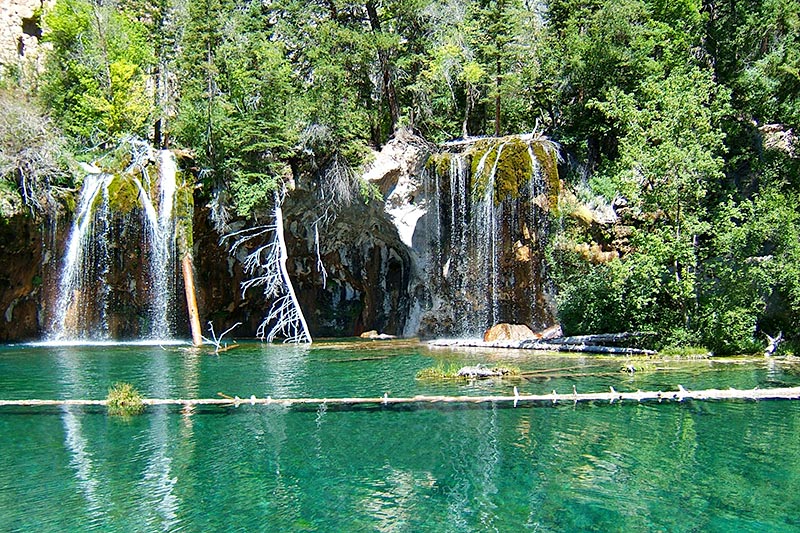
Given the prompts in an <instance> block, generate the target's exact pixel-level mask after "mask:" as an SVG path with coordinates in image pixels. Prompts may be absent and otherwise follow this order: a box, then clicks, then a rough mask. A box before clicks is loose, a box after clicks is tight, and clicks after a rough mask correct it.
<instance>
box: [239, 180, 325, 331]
mask: <svg viewBox="0 0 800 533" xmlns="http://www.w3.org/2000/svg"><path fill="white" fill-rule="evenodd" d="M285 192H286V191H285V189H281V190H280V191H278V192H277V193H276V194H275V198H274V202H275V205H274V210H273V222H272V223H271V224H265V225H261V226H256V227H253V228H245V229H243V230H240V231H236V232H234V233H231V234H228V235H226V236H225V237H223V240H231V241H232V242H233V244H232V245H231V252H235V251H236V250H237V249H238V248H239V247H241V246H244V245H245V244H247V243H251V242H257V241H260V240H262V239H265V238H266V239H267V243H266V244H262V245H259V246H257V247H256V248H255V250H253V251H252V252H250V253H249V254H248V255H247V257H246V258H245V260H244V271H245V273H246V274H248V275H249V276H251V277H250V279H248V280H246V281H244V282H242V296H244V294H245V293H246V292H247V290H248V289H250V288H252V287H263V291H264V295H265V296H266V297H267V298H272V299H274V300H273V303H272V307H271V308H270V310H269V313H268V314H267V316H266V317H265V318H264V320H263V321H262V322H261V324H260V325H259V326H258V329H257V330H256V336H257V337H258V338H259V339H261V340H266V341H267V342H272V341H273V340H275V338H276V337H283V339H284V342H293V343H311V334H310V333H309V332H308V325H307V324H306V319H305V317H304V316H303V311H302V310H301V309H300V304H299V303H298V301H297V295H296V294H295V292H294V287H293V286H292V280H291V279H290V278H289V271H288V270H287V268H286V260H287V259H288V253H287V251H286V240H285V239H284V233H283V210H282V209H281V204H282V203H283V198H284V196H285ZM267 328H269V330H268V329H267Z"/></svg>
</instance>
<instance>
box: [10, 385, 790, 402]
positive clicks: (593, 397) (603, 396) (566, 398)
mask: <svg viewBox="0 0 800 533" xmlns="http://www.w3.org/2000/svg"><path fill="white" fill-rule="evenodd" d="M223 396H224V397H222V398H193V399H165V398H145V399H143V400H142V404H144V405H150V406H155V405H175V406H182V407H195V406H203V405H206V406H214V405H218V406H234V407H238V406H240V405H248V404H249V405H279V406H284V407H292V406H304V405H329V406H337V405H338V406H348V405H376V406H378V405H403V404H431V405H436V404H453V403H463V404H480V403H492V404H497V405H499V406H509V405H510V406H513V407H517V406H518V405H520V404H524V405H528V406H530V407H533V406H536V405H542V404H556V403H559V402H567V403H579V402H598V401H599V402H609V403H614V402H623V401H636V402H643V401H658V402H663V401H679V402H681V401H683V400H777V399H785V400H797V399H800V387H779V388H772V389H758V388H755V389H748V390H740V389H733V388H731V389H705V390H697V391H690V390H687V389H685V388H684V387H683V386H681V385H678V389H677V390H675V391H666V392H665V391H641V390H638V391H636V392H620V391H617V390H614V388H613V387H610V388H609V391H608V392H588V393H579V392H578V391H577V390H576V389H575V388H574V387H573V389H572V392H571V393H566V394H560V393H558V392H556V391H555V390H554V391H553V392H552V393H549V394H519V392H518V390H517V388H516V387H514V394H513V395H490V396H426V395H417V396H411V397H397V398H394V397H390V396H389V395H388V394H384V395H383V396H381V397H365V398H272V397H270V396H267V397H266V398H257V397H256V396H250V397H249V398H239V397H238V396H234V397H230V396H226V395H223ZM107 403H108V402H107V400H0V407H42V406H106V405H107Z"/></svg>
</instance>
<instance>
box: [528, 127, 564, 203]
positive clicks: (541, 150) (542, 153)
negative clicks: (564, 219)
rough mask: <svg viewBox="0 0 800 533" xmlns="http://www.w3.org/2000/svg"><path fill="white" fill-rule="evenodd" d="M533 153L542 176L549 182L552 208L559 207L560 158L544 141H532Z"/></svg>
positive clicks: (548, 189) (548, 187)
mask: <svg viewBox="0 0 800 533" xmlns="http://www.w3.org/2000/svg"><path fill="white" fill-rule="evenodd" d="M531 148H532V149H533V155H534V156H535V157H536V161H538V163H539V168H540V169H541V172H542V177H543V178H544V180H545V183H546V184H547V200H548V204H549V205H550V209H551V210H555V209H556V208H557V207H558V194H559V189H560V187H561V181H560V180H559V177H558V159H557V156H556V154H555V152H554V151H551V150H550V149H548V148H547V145H546V144H545V143H544V142H533V143H531Z"/></svg>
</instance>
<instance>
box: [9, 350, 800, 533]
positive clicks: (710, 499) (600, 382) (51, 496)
mask: <svg viewBox="0 0 800 533" xmlns="http://www.w3.org/2000/svg"><path fill="white" fill-rule="evenodd" d="M437 362H444V363H447V364H449V363H451V362H453V363H465V364H467V363H469V364H472V363H475V362H485V363H492V364H497V363H503V364H513V365H516V366H519V367H520V368H521V369H522V370H524V371H536V370H548V372H546V373H545V374H546V375H545V376H542V377H539V378H536V379H529V380H525V381H515V382H481V383H473V384H469V383H446V384H441V383H439V384H436V383H421V382H418V381H417V380H415V379H414V376H415V374H416V372H417V371H418V370H419V369H421V368H425V367H428V366H432V365H435V364H437ZM619 367H620V362H619V361H614V360H608V359H595V358H591V357H555V356H536V355H532V354H530V353H522V352H499V353H492V352H486V351H483V352H481V351H477V350H472V351H464V352H450V351H442V350H439V351H429V350H428V349H427V348H425V347H424V346H419V345H416V344H413V343H351V344H324V343H323V344H315V345H314V346H313V347H312V348H310V349H304V348H287V347H280V346H262V345H258V344H252V345H245V346H242V347H239V348H237V349H235V350H231V351H229V352H226V353H224V354H222V355H220V356H212V355H207V354H206V355H201V354H193V353H191V352H187V351H185V350H181V349H178V348H174V347H168V348H167V349H161V348H159V347H142V346H124V347H83V348H81V347H72V348H41V347H26V346H16V347H3V348H0V398H4V399H23V398H103V397H105V395H106V393H107V389H108V387H109V385H111V384H112V383H114V382H116V381H129V382H131V383H133V384H134V385H135V386H136V387H137V388H139V389H140V390H141V391H142V392H143V393H144V394H145V395H146V396H149V397H216V395H217V393H218V392H224V393H226V394H229V395H238V396H240V397H243V398H247V397H249V396H250V395H251V394H255V395H257V396H259V397H262V396H267V395H270V396H272V397H273V398H280V397H336V396H381V395H383V394H384V393H385V392H388V393H389V394H390V395H392V396H406V395H414V394H485V393H492V394H507V393H510V392H511V389H512V387H513V386H514V385H517V386H518V387H519V390H520V392H522V393H526V392H529V393H545V392H550V391H552V390H553V389H556V390H558V391H559V392H571V391H572V387H573V385H574V386H576V387H577V389H578V390H579V391H580V392H589V391H604V390H607V389H608V387H609V386H613V387H615V388H616V389H617V390H636V389H639V388H641V389H653V388H656V389H663V390H667V389H674V388H675V386H676V385H677V384H678V383H681V384H682V385H684V386H685V387H687V388H690V389H691V388H705V387H727V386H736V387H737V388H744V387H755V386H759V387H762V388H766V387H775V386H786V385H798V384H800V369H799V368H798V366H797V365H792V364H787V363H785V362H777V363H767V362H764V361H753V362H749V363H739V364H733V363H710V362H699V363H694V364H688V365H686V364H678V363H661V364H659V365H658V368H659V370H657V371H655V372H649V373H644V374H639V375H634V376H629V375H625V374H623V373H620V372H619V371H618V370H619ZM557 369H561V370H557ZM0 451H2V453H1V454H0V457H2V459H0V461H2V463H0V531H26V532H27V531H43V532H47V531H59V532H61V531H104V532H105V531H119V532H131V531H198V532H208V531H226V532H227V531H409V532H412V531H414V532H416V531H454V532H456V531H458V532H461V531H501V532H505V531H518V530H530V531H720V532H723V531H724V532H729V531H770V532H773V531H800V491H799V490H798V488H800V402H790V401H771V402H767V401H764V402H758V403H756V402H687V403H684V404H667V403H664V404H657V403H648V404H632V403H630V404H621V405H620V404H614V405H607V404H600V403H597V404H586V405H578V406H574V405H558V406H555V407H536V408H524V409H522V408H517V409H511V408H507V409H506V408H497V407H492V406H490V405H483V406H447V407H436V408H430V407H426V408H409V407H404V408H381V407H372V408H360V409H333V408H328V409H325V408H324V407H321V406H320V407H318V408H305V409H288V408H285V407H278V406H249V405H241V406H239V407H238V408H234V407H222V408H219V407H215V408H203V409H198V410H195V411H193V412H191V413H184V412H181V411H180V410H178V409H172V408H150V409H148V411H147V412H146V414H144V415H142V416H139V417H134V418H130V419H123V418H117V417H109V416H107V415H106V414H105V411H104V410H103V409H101V408H86V409H73V408H70V409H66V408H63V409H62V408H48V409H41V408H4V409H0Z"/></svg>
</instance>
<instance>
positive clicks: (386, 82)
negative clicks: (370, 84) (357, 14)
mask: <svg viewBox="0 0 800 533" xmlns="http://www.w3.org/2000/svg"><path fill="white" fill-rule="evenodd" d="M366 8H367V16H368V17H369V25H370V28H372V32H373V33H380V32H381V20H380V18H379V17H378V8H377V7H376V6H375V2H374V0H367V3H366ZM378 62H379V63H380V67H381V77H382V81H383V92H384V94H385V95H386V101H387V103H388V105H389V120H390V122H391V132H392V133H394V132H395V130H396V129H397V123H398V122H399V121H400V106H399V105H398V103H397V93H396V92H395V88H394V81H392V70H391V65H390V64H389V54H388V53H387V51H386V50H384V49H383V48H382V47H381V46H378Z"/></svg>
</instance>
